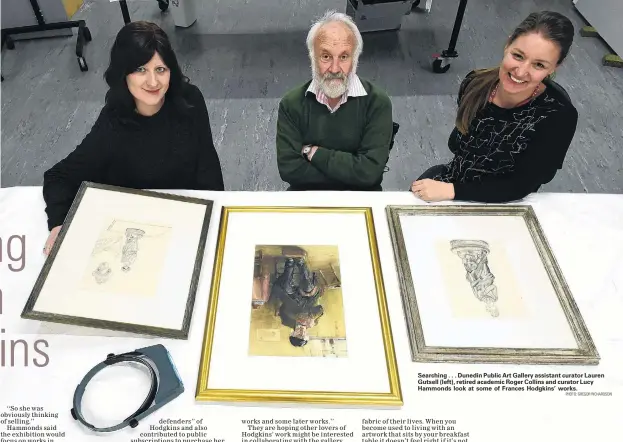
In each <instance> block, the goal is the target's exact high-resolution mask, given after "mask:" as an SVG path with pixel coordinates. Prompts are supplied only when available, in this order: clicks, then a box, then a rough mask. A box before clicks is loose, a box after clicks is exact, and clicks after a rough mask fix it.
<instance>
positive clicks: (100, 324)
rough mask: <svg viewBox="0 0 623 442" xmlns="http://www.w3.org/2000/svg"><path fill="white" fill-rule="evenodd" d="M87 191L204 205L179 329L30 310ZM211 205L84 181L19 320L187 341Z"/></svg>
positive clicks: (196, 199) (173, 196) (189, 199)
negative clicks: (97, 190) (101, 191)
mask: <svg viewBox="0 0 623 442" xmlns="http://www.w3.org/2000/svg"><path fill="white" fill-rule="evenodd" d="M90 188H92V189H101V190H106V191H111V192H119V193H127V194H133V195H141V196H146V197H153V198H161V199H168V200H174V201H180V202H186V203H191V204H201V205H205V206H206V209H205V215H204V217H203V220H202V227H201V232H200V235H199V240H198V243H197V252H196V254H195V260H194V263H193V271H192V277H191V280H190V285H189V289H188V292H187V297H186V301H185V302H186V306H185V310H184V317H183V320H182V326H181V327H180V328H179V329H171V328H163V327H155V326H148V325H142V324H132V323H126V322H116V321H108V320H101V319H93V318H87V317H77V316H69V315H61V314H56V313H49V312H41V311H36V310H35V309H34V307H35V305H36V302H37V298H38V297H39V294H40V292H41V290H42V289H43V286H44V284H45V281H46V278H47V276H48V274H49V272H50V270H51V269H52V266H53V265H54V261H55V259H56V256H57V255H58V253H59V250H61V248H62V247H63V239H64V238H65V236H66V235H67V232H69V231H70V229H71V226H72V221H73V219H74V216H75V214H76V212H77V210H78V207H79V206H80V203H81V202H82V200H83V198H84V195H85V193H86V191H87V190H88V189H90ZM213 206H214V202H213V201H211V200H207V199H201V198H194V197H188V196H182V195H176V194H169V193H164V192H156V191H151V190H141V189H130V188H125V187H119V186H112V185H107V184H99V183H93V182H89V181H84V182H83V183H82V184H81V185H80V188H79V190H78V192H77V194H76V196H75V198H74V200H73V203H72V205H71V208H70V210H69V212H68V214H67V216H66V218H65V222H64V223H63V227H62V228H61V230H60V232H59V234H58V237H57V239H56V241H55V242H54V245H53V246H52V249H51V251H50V254H49V256H48V257H47V259H46V262H45V264H44V265H43V267H42V269H41V271H40V273H39V276H38V278H37V280H36V282H35V284H34V286H33V289H32V291H31V293H30V296H29V298H28V300H27V302H26V304H25V305H24V308H23V310H22V313H21V317H22V318H24V319H32V320H38V321H44V322H53V323H59V324H66V325H74V326H82V327H90V328H97V329H106V330H114V331H120V332H129V333H134V334H138V335H150V336H157V337H163V338H171V339H188V335H189V331H190V324H191V319H192V316H193V308H194V305H195V299H196V296H197V287H198V285H199V277H200V274H201V269H202V263H203V258H204V253H205V246H206V241H207V235H208V230H209V228H210V220H211V216H212V210H213Z"/></svg>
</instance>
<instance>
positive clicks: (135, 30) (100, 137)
mask: <svg viewBox="0 0 623 442" xmlns="http://www.w3.org/2000/svg"><path fill="white" fill-rule="evenodd" d="M104 79H105V80H106V83H107V84H108V86H109V89H108V92H107V93H106V104H105V105H104V107H103V109H102V110H101V112H100V114H99V117H98V118H97V120H96V121H95V123H94V125H93V127H92V128H91V130H90V132H89V133H88V134H87V135H86V137H85V138H84V139H83V141H82V142H81V143H80V144H79V145H78V146H77V147H76V148H75V150H73V151H72V152H71V153H70V154H69V155H68V156H67V157H66V158H64V159H63V160H61V161H59V162H58V163H57V164H55V165H54V166H53V167H52V168H50V169H49V170H47V171H46V172H45V173H44V176H43V197H44V199H45V202H46V213H47V216H48V229H49V230H50V236H49V238H48V241H47V242H46V245H45V247H44V253H46V254H47V253H48V252H49V250H50V248H51V246H52V244H53V243H54V241H55V239H56V237H57V235H58V232H59V230H60V227H61V225H62V224H63V222H64V219H65V217H66V216H67V213H68V212H69V208H70V206H71V204H72V202H73V200H74V198H75V196H76V193H77V191H78V189H79V187H80V185H81V183H82V182H83V181H92V182H96V183H101V184H109V185H115V186H122V187H128V188H136V189H197V190H223V189H224V184H223V175H222V171H221V165H220V161H219V157H218V154H217V152H216V149H215V147H214V143H213V139H212V132H211V129H210V118H209V116H208V111H207V107H206V104H205V100H204V97H203V95H202V93H201V91H200V90H199V89H198V88H197V87H196V86H194V85H192V84H191V83H190V82H189V80H188V78H186V77H185V76H184V75H183V73H182V70H181V69H180V66H179V64H178V61H177V58H176V56H175V53H174V51H173V49H172V48H171V44H170V42H169V39H168V37H167V35H166V33H165V32H164V31H163V30H162V29H160V28H159V27H158V26H157V25H155V24H153V23H148V22H141V21H138V22H133V23H130V24H128V25H126V26H124V27H123V28H122V29H121V30H120V31H119V33H118V34H117V38H116V40H115V42H114V44H113V47H112V49H111V53H110V65H109V67H108V69H107V70H106V72H105V74H104Z"/></svg>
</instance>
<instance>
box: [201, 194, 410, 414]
mask: <svg viewBox="0 0 623 442" xmlns="http://www.w3.org/2000/svg"><path fill="white" fill-rule="evenodd" d="M267 214H268V215H267ZM241 215H243V216H247V217H248V218H252V216H258V215H259V216H262V215H265V216H273V215H274V219H283V218H284V217H288V216H292V217H307V216H310V217H312V218H313V217H323V216H324V217H330V216H333V215H335V216H341V215H344V216H346V215H348V216H351V215H352V216H357V217H361V219H360V221H362V222H363V223H364V225H363V226H362V225H361V224H359V223H358V222H357V223H356V224H357V228H359V229H360V230H358V231H361V232H363V231H365V232H366V236H367V238H360V237H357V241H359V243H360V242H361V241H362V240H365V241H366V244H364V245H363V246H362V247H365V248H366V249H369V258H370V261H369V262H370V264H371V268H370V273H371V274H372V275H373V276H371V278H373V281H374V287H373V288H371V289H370V290H374V292H375V293H376V296H375V299H373V300H372V299H368V303H369V304H370V305H371V306H372V305H373V307H371V308H374V309H376V310H377V312H378V316H377V319H378V324H379V333H380V335H381V336H380V339H381V340H382V353H383V355H384V362H383V363H382V366H383V367H384V368H382V369H381V371H383V370H384V373H382V376H386V379H385V381H386V382H387V386H388V387H389V388H388V389H387V391H383V392H375V391H373V390H372V391H335V390H331V389H321V388H319V389H311V390H310V389H296V388H288V389H279V388H271V389H267V388H235V387H234V388H231V387H230V388H220V387H211V388H209V382H210V380H211V376H217V375H216V374H213V373H215V372H214V370H215V369H216V368H218V367H219V366H221V365H227V366H228V367H237V366H239V365H245V366H247V365H252V362H248V363H247V362H245V363H242V364H237V363H229V364H228V362H227V361H223V359H222V358H221V357H220V356H217V357H216V359H215V354H214V353H215V329H217V328H218V325H217V323H218V320H219V319H220V318H218V315H219V309H221V304H220V303H223V302H229V301H228V300H230V299H231V297H232V296H247V293H245V294H239V293H240V291H238V290H229V291H227V296H225V297H223V296H221V295H222V293H221V290H226V289H225V288H224V282H226V281H224V278H223V272H224V270H223V269H224V262H225V265H226V262H227V256H226V255H227V254H228V253H229V254H230V256H229V259H230V262H231V260H233V259H234V257H233V256H232V255H235V254H236V253H237V252H236V250H235V244H233V243H232V241H233V240H231V238H235V240H236V241H238V239H237V238H240V235H241V232H238V231H229V230H231V229H232V227H231V225H232V219H234V220H236V219H237V218H236V217H237V216H238V217H239V216H241ZM348 219H353V220H354V219H355V218H348ZM310 221H311V222H312V223H313V219H312V220H310ZM284 222H285V221H284ZM245 223H246V222H245ZM245 223H242V224H244V225H247V226H248V225H249V224H248V223H246V224H245ZM242 224H240V223H239V224H238V225H242ZM284 225H285V224H284ZM275 228H278V227H275ZM295 229H298V227H293V230H295ZM355 230H356V229H355ZM293 235H296V233H294V234H293ZM228 240H229V243H228ZM249 242H252V241H251V240H250V239H249ZM241 249H244V250H247V251H249V253H250V250H251V247H250V246H246V245H245V246H244V247H242V248H241ZM247 262H248V261H247ZM244 269H245V270H243V271H242V273H245V271H247V270H249V268H248V267H244ZM366 270H367V269H366ZM247 274H248V272H247ZM350 276H351V275H347V276H345V278H344V285H345V286H346V285H348V278H350ZM230 287H231V286H230ZM244 288H245V290H246V285H245V286H244ZM248 293H250V290H249V291H248ZM368 293H371V292H368ZM355 294H356V295H361V293H355ZM365 294H366V293H363V294H362V295H365ZM345 297H347V296H345ZM351 298H352V296H351ZM249 299H250V298H249ZM241 302H242V301H241ZM223 305H224V304H223ZM223 308H226V307H223ZM345 310H347V309H345ZM346 313H348V312H346ZM358 313H359V312H358ZM355 316H358V315H352V314H351V315H350V317H347V321H348V319H355ZM225 321H226V323H227V325H226V326H224V328H227V330H228V337H227V338H226V339H225V338H224V339H225V340H227V346H228V348H230V349H231V351H230V350H228V351H227V353H228V354H230V353H235V352H236V349H235V348H234V347H236V345H235V344H234V343H233V342H234V341H230V340H229V331H230V330H231V329H232V327H234V326H233V325H232V324H231V322H230V319H229V318H226V319H225ZM240 342H242V340H240ZM379 342H381V341H379ZM240 345H242V344H240ZM378 348H381V345H380V344H379V346H378ZM245 357H246V356H245ZM329 359H330V358H316V360H315V361H314V362H312V363H317V364H319V363H321V362H318V361H320V360H322V363H324V361H328V360H329ZM264 360H266V358H264ZM293 360H295V358H290V362H288V363H287V364H286V365H285V366H288V367H289V366H290V364H292V363H296V362H292V361H293ZM307 360H311V358H308V359H307ZM215 361H216V364H215ZM248 361H252V359H248ZM349 363H350V362H349ZM278 364H281V365H275V366H281V367H284V365H283V362H279V363H278ZM380 365H381V363H380V362H379V366H380ZM215 367H216V368H215ZM245 370H249V371H251V372H253V373H255V372H254V369H253V368H245ZM232 373H233V372H232ZM228 376H229V375H228ZM231 376H234V374H231ZM366 387H367V385H366ZM196 400H197V401H201V402H260V403H264V402H295V403H307V404H331V405H355V406H383V407H387V406H389V407H396V406H401V405H402V404H403V399H402V392H401V387H400V380H399V374H398V369H397V362H396V356H395V351H394V344H393V338H392V331H391V324H390V320H389V316H388V308H387V302H386V296H385V288H384V282H383V276H382V272H381V266H380V258H379V252H378V247H377V240H376V233H375V227H374V220H373V216H372V209H371V208H366V207H352V208H350V207H349V208H341V207H340V208H337V207H239V206H236V207H223V208H222V212H221V218H220V227H219V236H218V241H217V248H216V255H215V262H214V270H213V274H212V284H211V293H210V299H209V304H208V312H207V320H206V324H205V331H204V338H203V344H202V351H201V361H200V368H199V373H198V380H197V387H196Z"/></svg>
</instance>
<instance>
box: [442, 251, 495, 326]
mask: <svg viewBox="0 0 623 442" xmlns="http://www.w3.org/2000/svg"><path fill="white" fill-rule="evenodd" d="M450 248H451V250H452V252H454V253H455V254H457V255H458V256H459V258H461V259H462V260H463V266H464V267H465V270H466V271H467V275H466V279H467V281H468V282H469V283H470V285H471V287H472V291H473V292H474V296H476V298H477V299H478V300H479V301H481V302H484V303H485V308H486V310H487V312H488V313H489V314H490V315H491V316H492V317H494V318H497V317H498V316H499V315H500V312H499V310H498V308H497V306H496V302H497V300H498V291H497V287H496V286H495V284H494V281H495V276H493V273H491V270H490V269H489V263H488V259H487V258H488V255H489V252H490V249H489V244H488V243H487V242H486V241H481V240H452V241H450Z"/></svg>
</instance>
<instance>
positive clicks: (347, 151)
mask: <svg viewBox="0 0 623 442" xmlns="http://www.w3.org/2000/svg"><path fill="white" fill-rule="evenodd" d="M310 83H311V80H310V81H308V82H306V83H305V84H303V85H301V86H299V87H297V88H296V89H293V90H291V91H290V92H288V93H287V94H286V95H285V96H284V97H283V99H282V100H281V102H280V103H279V116H278V120H277V164H278V167H279V175H280V176H281V179H282V180H283V181H285V182H287V183H289V184H290V190H382V189H381V182H382V181H383V173H384V170H385V165H386V164H387V159H388V157H389V147H390V142H391V139H392V134H393V125H392V123H393V119H392V103H391V101H390V99H389V97H388V96H387V94H386V93H385V92H384V91H383V90H381V89H379V88H377V87H376V86H374V85H373V84H372V83H371V82H369V81H366V80H364V79H361V83H362V84H363V86H364V88H365V90H366V92H367V95H366V96H362V97H348V100H347V101H346V103H344V104H342V105H341V106H340V107H339V108H338V110H337V111H335V112H334V113H331V112H330V111H329V109H328V108H327V107H326V106H325V105H324V104H321V103H319V102H318V101H317V100H316V97H315V95H314V94H313V93H311V92H310V93H307V94H306V91H307V88H308V86H309V84H310ZM305 145H312V146H318V149H317V150H316V153H315V154H314V155H313V157H312V160H311V162H309V161H307V160H306V159H305V157H303V155H302V153H301V151H302V149H303V146H305Z"/></svg>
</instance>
